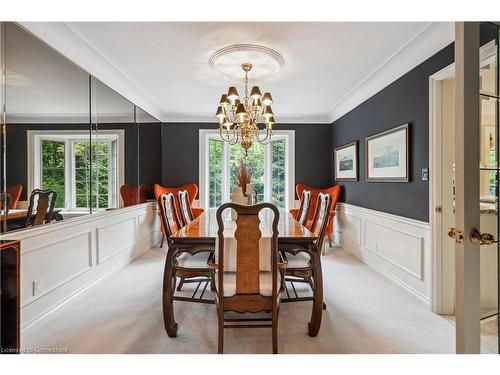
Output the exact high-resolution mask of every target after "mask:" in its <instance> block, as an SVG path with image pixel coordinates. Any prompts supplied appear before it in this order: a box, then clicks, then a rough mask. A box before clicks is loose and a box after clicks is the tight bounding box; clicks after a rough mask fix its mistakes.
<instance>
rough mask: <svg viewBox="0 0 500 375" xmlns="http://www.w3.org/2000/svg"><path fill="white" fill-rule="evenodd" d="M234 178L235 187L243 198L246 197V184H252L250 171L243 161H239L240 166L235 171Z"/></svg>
mask: <svg viewBox="0 0 500 375" xmlns="http://www.w3.org/2000/svg"><path fill="white" fill-rule="evenodd" d="M234 177H235V179H236V183H237V185H238V186H239V187H240V188H241V190H242V191H243V196H245V197H248V195H247V193H246V189H247V184H250V183H251V182H252V170H251V169H250V168H248V167H247V166H246V165H245V163H243V160H241V161H240V166H239V167H238V169H237V170H236V172H235V174H234Z"/></svg>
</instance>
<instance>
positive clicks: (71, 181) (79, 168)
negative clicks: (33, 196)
mask: <svg viewBox="0 0 500 375" xmlns="http://www.w3.org/2000/svg"><path fill="white" fill-rule="evenodd" d="M122 138H123V131H121V130H119V131H113V132H103V134H99V136H98V137H95V138H93V139H92V142H90V141H89V135H88V133H85V132H78V131H76V132H75V131H60V132H55V131H29V132H28V139H29V146H28V147H29V155H28V160H29V171H30V173H29V177H28V185H29V187H30V189H37V188H40V189H54V190H55V191H56V192H57V200H56V205H55V206H56V208H59V209H64V210H66V211H70V210H71V211H87V210H88V209H89V208H92V209H93V210H96V211H98V210H100V209H105V208H110V207H118V202H119V191H118V188H119V186H120V184H121V183H122V180H123V165H119V164H118V161H119V160H123V149H121V148H120V145H122V144H123V142H121V139H122ZM119 151H120V153H121V155H122V157H121V158H120V157H119V155H118V152H119ZM91 158H92V160H91ZM91 161H92V162H91Z"/></svg>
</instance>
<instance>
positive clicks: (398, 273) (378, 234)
mask: <svg viewBox="0 0 500 375" xmlns="http://www.w3.org/2000/svg"><path fill="white" fill-rule="evenodd" d="M334 230H335V242H336V243H337V244H338V245H339V246H341V247H343V248H344V249H345V250H347V251H349V252H351V253H352V254H354V255H356V256H357V257H358V258H360V259H361V260H362V261H363V262H365V263H366V264H368V265H369V266H371V267H373V268H375V269H376V270H378V271H379V272H381V273H382V274H384V275H385V276H387V277H388V278H390V279H391V280H392V281H394V282H396V283H397V284H398V285H400V286H402V287H404V288H405V289H406V290H408V291H409V292H410V293H412V294H413V295H414V296H415V297H417V298H418V299H419V300H420V301H421V302H422V303H424V304H425V305H426V306H427V307H428V308H429V309H430V295H431V275H430V272H431V254H430V251H431V248H430V226H429V224H428V223H425V222H421V221H417V220H413V219H408V218H405V217H401V216H396V215H391V214H387V213H384V212H380V211H375V210H370V209H367V208H362V207H357V206H353V205H350V204H345V203H339V204H338V205H337V215H336V216H335V229H334Z"/></svg>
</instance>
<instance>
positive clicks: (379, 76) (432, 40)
mask: <svg viewBox="0 0 500 375" xmlns="http://www.w3.org/2000/svg"><path fill="white" fill-rule="evenodd" d="M454 40H455V29H454V24H453V22H431V23H430V24H429V25H428V26H426V27H425V28H424V29H422V30H421V31H420V32H419V33H418V34H416V35H415V36H414V37H413V38H412V39H410V40H409V41H408V42H407V43H406V44H405V45H403V46H402V47H401V48H400V49H399V50H398V51H396V53H394V54H393V55H392V56H390V57H389V58H388V59H387V60H386V61H384V62H383V63H382V64H381V65H380V66H379V67H378V68H377V69H375V70H374V71H373V72H372V73H370V74H369V75H368V76H366V77H365V78H364V79H363V80H361V81H360V83H359V84H358V85H356V86H355V87H354V88H353V89H352V90H351V91H350V92H348V93H347V94H346V95H345V96H344V97H343V98H342V99H341V100H339V101H338V102H337V103H335V104H334V105H332V107H331V108H330V109H329V110H328V111H327V116H328V119H329V121H330V122H334V121H335V120H337V119H339V118H340V117H342V116H343V115H345V114H346V113H348V112H349V111H351V110H352V109H354V108H356V107H357V106H358V105H360V104H361V103H363V102H364V101H365V100H367V99H369V98H370V97H372V96H373V95H375V94H376V93H377V92H379V91H380V90H382V89H383V88H385V87H387V86H388V85H389V84H391V83H392V82H394V81H395V80H397V79H398V78H400V77H401V76H403V75H404V74H406V73H407V72H409V71H410V70H412V69H413V68H415V67H416V66H418V65H419V64H421V63H422V62H424V61H425V60H427V59H428V58H429V57H431V56H432V55H434V54H435V53H437V52H439V51H440V50H441V49H443V48H444V47H446V46H447V45H449V44H450V43H452V42H453V41H454Z"/></svg>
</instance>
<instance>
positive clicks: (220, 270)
mask: <svg viewBox="0 0 500 375" xmlns="http://www.w3.org/2000/svg"><path fill="white" fill-rule="evenodd" d="M227 209H233V210H234V211H235V212H236V215H237V217H236V220H235V222H232V221H230V222H227V221H225V219H224V218H223V214H224V211H225V210H227ZM264 209H270V210H271V211H272V213H273V216H274V217H273V220H272V222H270V223H267V228H266V229H267V230H266V236H264V233H262V232H261V228H260V225H261V221H260V218H259V213H260V212H261V211H262V210H264ZM216 218H217V225H218V231H217V241H216V247H215V251H216V254H215V256H214V262H215V261H216V262H217V263H211V264H209V268H210V269H211V271H212V280H213V284H212V287H213V289H214V293H215V304H216V307H217V317H218V352H219V353H223V352H224V328H260V327H271V328H272V346H273V353H278V313H279V303H280V296H281V292H282V290H283V279H284V278H283V272H282V269H283V268H284V267H285V263H284V262H282V261H281V259H280V253H279V251H278V222H279V212H278V209H277V208H276V206H274V205H273V204H271V203H260V204H257V205H253V206H247V205H240V204H237V203H225V204H223V205H222V206H220V207H219V209H218V210H217V213H216ZM226 223H228V225H227V228H226ZM232 224H234V225H232ZM232 229H234V232H233V230H232ZM233 233H234V234H233ZM229 311H232V312H236V313H250V312H251V313H256V312H267V313H270V317H267V318H253V319H251V318H229V317H227V318H226V317H225V313H226V312H229ZM250 322H252V324H249V323H250ZM260 322H268V323H267V324H265V323H260ZM269 322H270V323H269Z"/></svg>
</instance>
